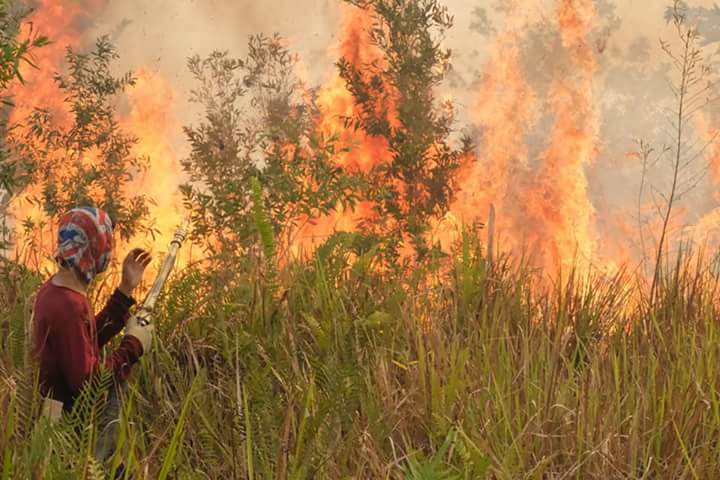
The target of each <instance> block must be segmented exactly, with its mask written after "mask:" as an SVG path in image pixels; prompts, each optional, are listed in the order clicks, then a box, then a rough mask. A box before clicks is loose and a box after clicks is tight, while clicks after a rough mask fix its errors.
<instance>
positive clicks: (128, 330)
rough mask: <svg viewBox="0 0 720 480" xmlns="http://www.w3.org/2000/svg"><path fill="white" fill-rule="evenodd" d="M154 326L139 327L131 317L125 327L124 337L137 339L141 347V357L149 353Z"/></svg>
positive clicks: (134, 318) (135, 319) (135, 318)
mask: <svg viewBox="0 0 720 480" xmlns="http://www.w3.org/2000/svg"><path fill="white" fill-rule="evenodd" d="M154 332H155V325H153V324H148V325H140V324H138V323H137V317H135V316H133V317H132V318H130V320H128V323H127V325H125V335H130V336H131V337H135V338H137V339H138V340H139V341H140V343H141V344H142V347H143V355H145V354H147V353H149V352H150V349H151V347H152V340H153V333H154Z"/></svg>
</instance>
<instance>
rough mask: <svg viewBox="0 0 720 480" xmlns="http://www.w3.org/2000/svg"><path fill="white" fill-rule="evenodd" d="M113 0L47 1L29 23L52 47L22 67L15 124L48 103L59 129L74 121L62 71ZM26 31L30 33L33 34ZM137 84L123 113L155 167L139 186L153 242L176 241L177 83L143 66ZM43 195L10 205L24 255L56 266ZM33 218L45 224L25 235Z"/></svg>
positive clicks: (89, 157) (138, 150)
mask: <svg viewBox="0 0 720 480" xmlns="http://www.w3.org/2000/svg"><path fill="white" fill-rule="evenodd" d="M106 3H107V2H106V0H83V1H71V0H67V1H58V0H41V1H40V2H39V3H38V6H37V9H36V10H35V11H34V12H33V14H32V16H31V17H30V18H29V19H28V21H27V22H26V24H25V26H24V28H25V29H26V30H29V29H30V28H32V29H34V31H36V32H40V33H41V34H43V35H46V36H48V37H49V38H50V40H51V42H52V43H51V44H50V45H48V46H46V47H43V48H41V49H39V50H38V51H37V53H36V55H35V58H34V61H35V64H36V65H37V67H38V68H37V69H32V68H29V67H27V66H23V67H22V73H23V76H24V77H25V79H26V81H27V85H25V86H22V87H18V88H16V89H14V91H13V92H12V93H13V99H14V103H15V105H16V106H15V108H14V109H13V111H12V113H11V115H10V123H11V124H15V125H19V126H20V127H21V128H23V127H22V123H23V121H24V120H25V119H26V118H27V117H28V116H29V115H30V114H31V113H32V112H33V110H34V109H36V108H46V109H48V110H49V111H50V112H51V113H52V114H53V118H54V121H55V122H56V123H57V125H58V126H64V125H68V124H69V123H70V122H71V121H72V118H71V117H70V112H69V111H68V107H67V105H66V104H65V102H64V96H63V95H62V93H61V92H60V91H59V89H58V88H57V84H56V82H55V80H54V76H55V74H56V72H60V71H62V70H63V69H64V60H65V54H66V49H67V48H68V47H72V48H83V47H84V45H83V43H84V42H83V34H84V26H85V25H87V26H89V25H90V22H91V20H92V18H94V17H95V16H96V15H97V14H98V13H99V12H100V11H101V9H102V8H103V7H104V6H105V4H106ZM26 33H27V32H26ZM136 77H137V84H136V86H135V87H133V88H131V89H130V90H129V91H128V93H127V95H128V99H129V103H130V110H129V113H128V114H127V115H126V116H123V115H122V114H120V115H119V117H120V118H119V122H120V125H121V126H122V127H123V128H124V129H125V130H126V131H128V132H131V133H134V134H135V136H136V137H137V138H138V143H137V145H136V146H135V151H134V154H136V155H142V156H147V157H148V158H149V159H150V164H149V167H148V171H147V172H145V174H144V175H142V176H140V177H138V178H136V179H135V181H134V184H133V185H132V188H134V189H136V190H137V191H140V192H142V193H143V194H145V195H147V196H148V197H149V198H150V199H151V200H152V204H151V205H150V216H151V218H152V219H153V224H154V227H155V228H156V230H157V231H158V235H159V237H158V238H156V239H154V241H153V243H156V242H161V243H162V244H163V246H162V248H165V245H166V244H169V242H170V240H171V238H172V236H173V233H174V230H175V228H176V226H177V225H178V224H179V223H180V221H181V220H180V217H181V215H182V212H181V202H180V199H179V198H178V193H177V187H178V184H179V181H180V178H181V175H180V171H181V169H180V166H179V161H178V159H177V157H176V155H175V152H174V151H173V149H172V147H171V144H170V141H169V138H170V137H171V132H172V130H173V129H175V128H179V126H178V125H177V124H176V121H175V119H174V112H173V110H172V109H173V105H174V102H175V94H174V91H173V89H172V87H171V86H170V84H169V83H168V82H166V81H164V80H163V79H161V78H160V77H158V76H156V75H154V74H152V73H151V72H150V71H149V70H147V69H144V68H140V69H139V70H138V72H137V73H136ZM83 161H86V162H96V161H98V158H97V155H96V154H95V153H94V152H92V151H91V152H88V153H87V154H86V155H85V158H83ZM39 193H40V192H38V191H36V190H35V189H33V188H32V187H31V188H29V189H28V190H26V191H24V192H23V193H22V194H21V195H19V196H18V197H17V198H16V199H14V200H13V202H12V204H11V205H10V213H11V215H12V216H13V217H14V218H16V219H18V225H17V226H16V229H15V230H16V237H17V244H18V249H19V251H22V252H23V253H22V254H21V258H23V260H24V261H25V262H26V263H30V264H32V265H33V266H35V267H38V268H40V267H44V268H49V267H51V266H52V262H51V261H49V258H50V254H51V253H52V251H53V249H54V242H55V239H54V226H53V225H52V223H51V222H50V223H49V220H48V219H47V218H45V215H44V214H43V212H42V209H41V208H40V207H39V206H38V205H37V204H35V203H33V202H32V201H31V199H32V197H33V196H37V195H38V194H39ZM25 219H30V220H32V221H34V222H35V224H36V225H39V227H38V228H36V229H35V231H34V232H24V229H23V228H22V227H21V224H20V221H22V220H25ZM149 242H150V239H144V238H135V239H133V240H132V242H130V243H129V244H128V245H120V246H119V247H118V248H117V249H116V252H115V253H116V258H117V257H120V256H121V255H122V254H124V252H126V251H127V250H128V249H129V248H130V247H129V245H130V244H133V245H134V244H137V243H142V244H144V245H145V246H146V247H149Z"/></svg>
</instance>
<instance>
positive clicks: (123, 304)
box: [95, 288, 135, 348]
mask: <svg viewBox="0 0 720 480" xmlns="http://www.w3.org/2000/svg"><path fill="white" fill-rule="evenodd" d="M133 305H135V300H134V299H133V298H132V297H131V296H129V295H126V294H125V293H123V292H122V291H121V290H120V289H119V288H118V289H116V290H115V291H114V292H113V294H112V295H111V296H110V298H109V299H108V302H107V304H106V305H105V308H103V309H102V311H101V312H100V313H99V314H98V315H97V316H96V317H95V325H96V328H97V340H98V347H99V348H102V347H103V346H104V345H105V344H106V343H107V342H109V341H110V340H111V339H112V338H113V337H114V336H115V335H117V334H118V333H120V331H121V330H122V329H123V327H125V323H126V322H127V320H128V318H129V317H130V308H131V307H132V306H133Z"/></svg>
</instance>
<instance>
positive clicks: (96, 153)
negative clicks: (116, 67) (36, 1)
mask: <svg viewBox="0 0 720 480" xmlns="http://www.w3.org/2000/svg"><path fill="white" fill-rule="evenodd" d="M117 58H118V54H117V51H116V50H115V48H114V47H113V45H112V44H111V43H110V42H109V41H108V39H107V38H101V39H99V40H98V41H97V43H96V45H95V49H94V50H93V51H91V52H90V53H87V54H79V53H77V52H75V51H73V50H72V49H70V48H69V49H68V51H67V56H66V59H67V64H68V74H67V75H60V74H58V75H56V77H55V80H56V83H57V86H58V88H59V90H60V93H61V95H63V98H64V99H65V103H64V106H65V107H67V110H68V111H69V112H70V117H69V118H70V120H69V121H67V122H63V121H62V120H61V119H60V118H58V115H57V113H54V112H53V111H51V110H50V108H36V109H35V110H34V111H33V112H32V113H31V114H30V116H29V118H27V119H25V121H24V122H23V124H22V125H16V126H12V127H11V132H10V136H9V146H10V150H11V153H12V160H13V161H14V165H13V171H14V173H15V178H16V182H15V183H16V184H20V185H21V186H26V187H28V192H29V193H28V200H29V201H30V202H32V203H34V204H35V205H37V206H38V207H39V208H40V209H41V211H42V212H43V213H44V214H45V215H46V216H47V217H49V218H51V219H53V218H56V217H57V216H58V215H61V214H62V213H64V212H65V211H67V210H68V209H70V208H72V207H74V206H77V205H81V204H82V205H91V206H97V207H100V208H103V209H105V210H106V211H107V212H108V213H109V214H110V216H111V218H112V219H113V223H114V224H115V225H117V226H118V231H119V232H120V235H121V237H122V238H125V239H126V238H129V237H130V236H132V235H133V234H135V233H136V232H137V231H139V230H143V229H146V228H148V227H147V226H146V225H145V224H144V220H145V218H146V216H147V213H148V207H147V199H146V197H145V196H144V195H142V194H136V193H134V192H131V191H130V185H131V182H132V181H133V180H134V179H135V177H136V176H137V175H138V174H139V173H141V172H142V171H143V169H144V168H145V167H146V165H147V159H146V158H144V157H139V156H136V155H134V154H133V147H134V145H135V144H136V143H137V139H136V138H135V137H133V136H132V135H130V134H128V133H127V132H125V131H124V130H123V129H122V128H121V127H120V125H119V124H118V121H117V118H116V106H115V103H114V100H115V99H116V98H117V96H119V95H120V94H122V92H123V91H125V89H126V88H128V87H131V86H132V85H134V82H135V81H134V78H133V77H132V75H131V74H129V73H127V74H124V75H122V76H120V77H115V76H113V74H112V73H111V63H112V61H113V60H115V59H117ZM19 220H21V221H22V220H25V226H26V228H27V229H29V230H32V229H35V228H39V227H40V226H39V225H35V224H33V223H32V222H29V221H27V220H26V219H19Z"/></svg>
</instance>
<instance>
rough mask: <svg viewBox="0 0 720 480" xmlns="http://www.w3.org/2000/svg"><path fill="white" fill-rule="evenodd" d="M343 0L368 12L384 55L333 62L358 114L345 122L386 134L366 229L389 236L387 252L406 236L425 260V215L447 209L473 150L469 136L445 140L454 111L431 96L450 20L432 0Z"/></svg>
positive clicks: (446, 64)
mask: <svg viewBox="0 0 720 480" xmlns="http://www.w3.org/2000/svg"><path fill="white" fill-rule="evenodd" d="M347 1H348V2H349V3H351V4H353V5H355V6H357V7H358V8H363V9H366V10H368V11H369V12H371V13H373V14H374V18H375V25H374V28H373V30H372V32H371V33H370V34H371V39H372V41H373V43H374V44H375V45H376V46H377V47H378V48H379V49H380V51H381V52H382V54H383V58H382V61H377V62H373V63H371V64H369V65H357V64H353V63H352V62H350V61H348V60H347V59H345V58H343V59H341V60H340V61H339V63H338V67H339V69H340V75H341V77H342V78H343V79H344V80H345V82H346V83H347V86H348V89H349V90H350V92H351V93H352V95H353V97H354V99H355V102H356V104H357V105H358V106H359V107H360V109H359V110H360V111H361V112H362V113H361V114H360V115H358V116H356V118H350V119H348V124H349V125H351V126H352V127H353V128H356V129H361V130H363V131H365V132H366V133H367V134H369V135H375V136H381V137H384V138H385V139H386V140H387V144H388V147H389V148H388V152H389V153H388V156H389V158H386V159H383V161H380V162H378V164H377V166H376V167H375V168H374V170H373V171H372V172H371V174H370V177H371V178H370V189H369V190H368V196H369V197H370V199H371V200H372V201H373V202H374V203H375V210H376V212H375V213H376V220H374V221H373V222H372V224H370V225H367V227H368V228H369V229H370V230H371V231H373V232H374V233H378V234H381V235H383V236H384V237H387V238H390V239H391V240H390V242H389V244H388V251H389V252H390V254H391V256H393V255H396V254H397V248H398V246H399V245H400V244H401V243H402V242H403V241H404V240H409V241H410V242H411V244H412V245H413V247H414V249H415V251H416V254H417V257H418V259H423V258H425V257H427V255H428V253H429V252H430V245H429V242H428V238H427V234H428V232H429V230H430V226H431V221H432V219H434V218H435V219H437V218H442V217H443V216H444V215H445V214H446V213H447V211H448V209H449V206H450V203H451V201H452V197H453V191H454V186H455V185H454V174H455V172H456V170H457V169H458V167H459V166H460V161H461V158H462V155H463V154H464V153H467V152H468V151H469V150H470V148H471V145H470V140H469V139H468V138H467V137H465V138H463V139H462V142H461V145H460V146H459V148H458V147H455V146H453V145H451V142H450V140H449V138H450V135H451V133H452V124H453V122H454V109H453V106H452V104H451V103H450V102H444V103H442V104H439V103H438V101H437V98H436V95H435V90H436V88H437V87H438V85H439V84H440V83H441V82H442V81H443V79H444V78H445V76H446V74H447V72H448V70H449V68H450V56H451V52H450V51H449V50H446V49H444V48H442V46H441V44H440V42H441V39H442V37H443V35H444V33H445V32H446V31H447V30H448V29H449V28H450V27H451V26H452V23H453V19H452V17H451V16H450V15H449V13H448V10H447V8H446V7H442V6H440V4H439V3H438V1H437V0H347ZM379 103H380V104H379Z"/></svg>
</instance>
